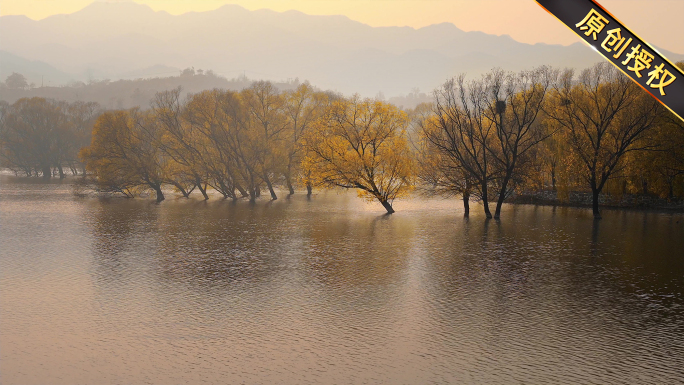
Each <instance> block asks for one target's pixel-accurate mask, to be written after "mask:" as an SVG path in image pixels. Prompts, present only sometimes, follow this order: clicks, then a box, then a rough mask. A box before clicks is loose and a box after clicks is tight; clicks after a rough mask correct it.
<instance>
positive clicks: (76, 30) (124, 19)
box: [0, 2, 684, 96]
mask: <svg viewBox="0 0 684 385" xmlns="http://www.w3.org/2000/svg"><path fill="white" fill-rule="evenodd" d="M561 27H562V26H560V25H559V28H561ZM0 49H1V50H2V52H0V77H1V78H2V79H4V78H5V77H6V76H7V75H8V74H9V73H11V72H20V73H24V75H25V76H27V77H28V78H29V80H30V81H31V82H34V83H36V84H37V85H40V79H41V77H42V79H43V82H45V83H46V84H47V82H50V83H51V84H52V85H55V84H63V83H65V82H67V81H68V80H69V79H74V80H80V81H86V80H88V79H105V78H108V79H112V80H115V79H119V78H129V79H130V78H138V77H154V76H170V75H175V74H178V71H179V70H180V69H183V68H187V67H191V66H192V67H194V68H196V69H200V68H201V69H205V70H206V69H212V70H213V71H215V72H216V73H218V74H221V75H224V76H226V77H228V78H233V77H238V76H239V75H243V74H245V75H247V76H248V77H249V78H262V79H271V80H285V79H294V78H299V79H300V80H305V79H306V80H309V81H310V82H311V83H312V84H314V85H316V86H318V87H321V88H324V89H333V90H336V91H340V92H343V93H346V94H351V93H360V94H362V95H364V96H374V95H376V94H377V93H378V92H383V93H384V94H385V95H388V96H391V95H399V94H407V93H409V92H411V91H412V90H414V89H415V88H419V89H420V90H421V91H430V90H432V89H434V88H435V87H437V86H439V85H440V84H442V83H443V82H444V81H445V80H446V79H447V78H449V77H451V76H455V75H458V74H460V73H464V72H465V73H467V74H468V75H469V76H479V75H480V74H482V73H483V72H487V71H488V70H490V69H491V68H494V67H502V68H504V69H509V70H520V69H525V68H532V67H536V66H539V65H542V64H548V65H552V66H558V67H572V68H585V67H588V66H590V65H592V64H593V63H595V62H597V61H600V60H602V59H601V58H600V57H599V55H598V54H597V53H596V52H594V51H593V50H592V49H590V48H589V47H588V46H586V45H584V44H583V43H576V44H573V45H570V46H561V45H548V44H535V45H530V44H524V43H520V42H517V41H515V40H513V39H512V38H511V37H510V36H507V35H504V36H495V35H488V34H485V33H482V32H464V31H462V30H460V29H458V28H457V27H456V26H454V25H453V24H448V23H444V24H438V25H432V26H429V27H425V28H420V29H414V28H410V27H377V28H374V27H370V26H368V25H365V24H362V23H359V22H356V21H353V20H350V19H348V18H347V17H344V16H311V15H306V14H303V13H300V12H296V11H288V12H282V13H279V12H274V11H269V10H258V11H248V10H246V9H244V8H242V7H239V6H237V5H225V6H223V7H221V8H219V9H216V10H214V11H209V12H200V13H196V12H191V13H186V14H183V15H178V16H174V15H170V14H168V13H166V12H163V11H161V12H155V11H153V10H152V9H151V8H149V7H148V6H146V5H140V4H136V3H126V2H117V3H107V2H96V3H93V4H91V5H89V6H87V7H86V8H84V9H82V10H80V11H78V12H75V13H72V14H69V15H56V16H51V17H48V18H46V19H43V20H39V21H34V20H31V19H29V18H27V17H24V16H2V17H0ZM661 53H663V54H664V55H665V56H667V57H668V58H669V59H670V60H672V61H679V60H684V55H680V54H675V53H672V52H668V51H665V50H661Z"/></svg>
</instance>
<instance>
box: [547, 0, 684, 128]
mask: <svg viewBox="0 0 684 385" xmlns="http://www.w3.org/2000/svg"><path fill="white" fill-rule="evenodd" d="M536 1H537V3H539V5H541V6H542V7H543V8H545V9H546V10H547V11H548V12H549V13H551V14H552V15H553V16H555V17H556V18H557V19H558V20H560V21H561V22H563V24H565V25H567V26H568V27H569V28H570V29H571V30H573V31H574V32H575V33H576V34H577V35H579V36H580V37H581V38H582V39H584V41H586V42H587V43H588V44H589V45H591V46H592V47H593V48H594V49H595V50H596V51H597V52H598V53H600V54H601V55H603V57H605V58H606V59H607V60H608V61H610V62H611V63H613V64H614V65H615V66H616V67H618V68H619V69H620V70H621V71H622V72H623V73H625V74H626V75H627V76H629V77H630V78H632V80H634V81H635V82H637V83H638V84H639V85H640V86H641V87H642V88H643V89H644V90H646V91H647V92H648V93H650V94H651V95H652V96H653V97H654V98H656V99H658V100H659V101H660V102H661V103H662V104H663V105H665V107H667V108H668V109H670V111H672V112H674V113H675V114H676V115H677V116H679V118H680V119H682V120H684V72H682V71H681V70H680V69H679V68H677V67H675V65H674V64H672V63H671V62H670V61H669V60H667V59H666V58H665V57H664V56H663V55H661V54H660V53H659V52H658V51H656V50H655V48H653V47H651V46H650V45H648V43H646V42H645V41H643V40H642V39H641V38H639V36H637V35H636V34H635V33H634V32H632V31H630V30H629V29H627V27H625V26H624V24H622V23H621V22H620V21H618V19H616V18H615V17H614V16H613V15H611V14H610V12H608V11H607V10H606V9H605V8H603V7H602V6H601V5H599V4H598V3H597V2H595V1H593V0H536ZM647 11H648V10H647V9H644V12H647Z"/></svg>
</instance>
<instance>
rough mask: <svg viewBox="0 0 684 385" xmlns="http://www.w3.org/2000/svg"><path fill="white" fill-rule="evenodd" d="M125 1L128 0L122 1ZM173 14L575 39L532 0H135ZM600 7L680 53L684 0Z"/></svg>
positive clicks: (17, 5)
mask: <svg viewBox="0 0 684 385" xmlns="http://www.w3.org/2000/svg"><path fill="white" fill-rule="evenodd" d="M127 1H129V0H127ZM91 2H92V0H0V14H2V15H26V16H28V17H30V18H32V19H41V18H44V17H47V16H50V15H54V14H59V13H72V12H75V11H77V10H79V9H81V8H83V7H85V6H86V5H88V4H89V3H91ZM136 2H138V3H141V4H147V5H149V6H150V7H152V8H153V9H155V10H165V11H167V12H169V13H172V14H180V13H185V12H189V11H208V10H212V9H215V8H218V7H220V6H221V5H223V4H229V3H230V4H239V5H241V6H243V7H245V8H247V9H250V10H254V9H260V8H269V9H273V10H275V11H286V10H290V9H295V10H299V11H302V12H304V13H308V14H317V15H346V16H348V17H349V18H351V19H354V20H358V21H360V22H363V23H366V24H370V25H372V26H393V25H397V26H404V25H408V26H411V27H423V26H426V25H430V24H435V23H442V22H451V23H454V24H455V25H456V26H457V27H459V28H461V29H463V30H466V31H474V30H477V31H484V32H487V33H492V34H497V35H503V34H508V35H511V36H512V37H513V38H514V39H516V40H518V41H521V42H525V43H539V42H544V43H558V44H571V43H574V42H576V41H579V38H578V37H577V36H576V35H574V34H573V33H572V32H570V30H569V29H568V28H567V27H564V26H563V25H562V24H561V23H560V22H559V21H558V20H556V19H555V18H553V17H552V16H551V15H549V14H548V13H546V12H545V11H544V10H543V9H542V8H541V7H539V5H537V3H536V2H535V1H534V0H232V1H230V0H229V1H226V0H136ZM600 3H601V5H603V6H604V7H605V8H606V9H608V10H609V11H610V12H611V13H612V14H613V15H614V16H616V17H617V18H618V19H620V20H621V21H622V22H623V23H625V24H626V25H627V26H628V27H629V28H630V29H632V30H633V31H634V32H636V33H637V34H638V35H639V36H641V37H642V38H643V39H645V40H646V41H647V42H649V43H650V44H651V45H656V46H659V47H662V48H665V49H668V50H670V51H674V52H677V53H684V23H682V19H683V18H684V0H601V1H600Z"/></svg>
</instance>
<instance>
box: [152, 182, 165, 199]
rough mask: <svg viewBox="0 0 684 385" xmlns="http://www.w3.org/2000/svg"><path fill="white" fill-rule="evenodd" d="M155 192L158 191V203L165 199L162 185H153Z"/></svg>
mask: <svg viewBox="0 0 684 385" xmlns="http://www.w3.org/2000/svg"><path fill="white" fill-rule="evenodd" d="M153 188H154V192H155V193H157V203H159V202H161V201H163V200H164V193H163V192H162V190H161V185H155V186H153Z"/></svg>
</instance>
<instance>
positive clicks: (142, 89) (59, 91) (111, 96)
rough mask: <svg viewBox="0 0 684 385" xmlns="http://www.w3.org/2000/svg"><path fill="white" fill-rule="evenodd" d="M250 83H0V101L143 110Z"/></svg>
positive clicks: (186, 78)
mask: <svg viewBox="0 0 684 385" xmlns="http://www.w3.org/2000/svg"><path fill="white" fill-rule="evenodd" d="M252 82H253V81H252V80H250V79H248V78H246V77H243V76H240V77H238V78H234V79H230V80H228V79H226V78H224V77H222V76H217V75H216V74H215V73H213V72H212V71H206V72H205V71H202V72H201V73H200V72H193V71H192V70H191V69H186V70H185V71H183V74H182V75H180V76H168V77H155V78H149V79H136V80H116V81H109V80H101V81H90V82H88V83H87V84H86V83H83V82H79V81H71V82H69V85H67V86H60V87H50V86H45V87H36V88H28V89H11V88H7V87H6V85H5V84H4V83H0V100H3V101H6V102H8V103H10V104H12V103H14V102H16V101H17V100H18V99H20V98H31V97H41V98H48V99H55V100H62V101H66V102H69V103H73V102H77V101H87V102H97V103H99V104H100V105H101V106H103V107H104V108H107V109H128V108H132V107H141V108H143V109H146V108H149V107H150V104H151V101H152V99H153V98H154V97H155V94H156V93H157V92H161V91H167V90H171V89H174V88H177V87H180V88H181V90H182V91H181V95H182V96H183V97H185V96H186V95H187V94H189V93H190V94H194V93H198V92H200V91H203V90H210V89H214V88H219V89H226V90H233V91H240V90H242V89H244V88H247V87H249V86H250V85H251V84H252ZM298 85H299V80H298V79H295V80H292V81H290V82H287V83H283V82H275V83H274V86H276V87H277V88H278V89H279V90H281V91H285V90H289V89H294V88H296V87H297V86H298ZM407 104H409V103H407Z"/></svg>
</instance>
